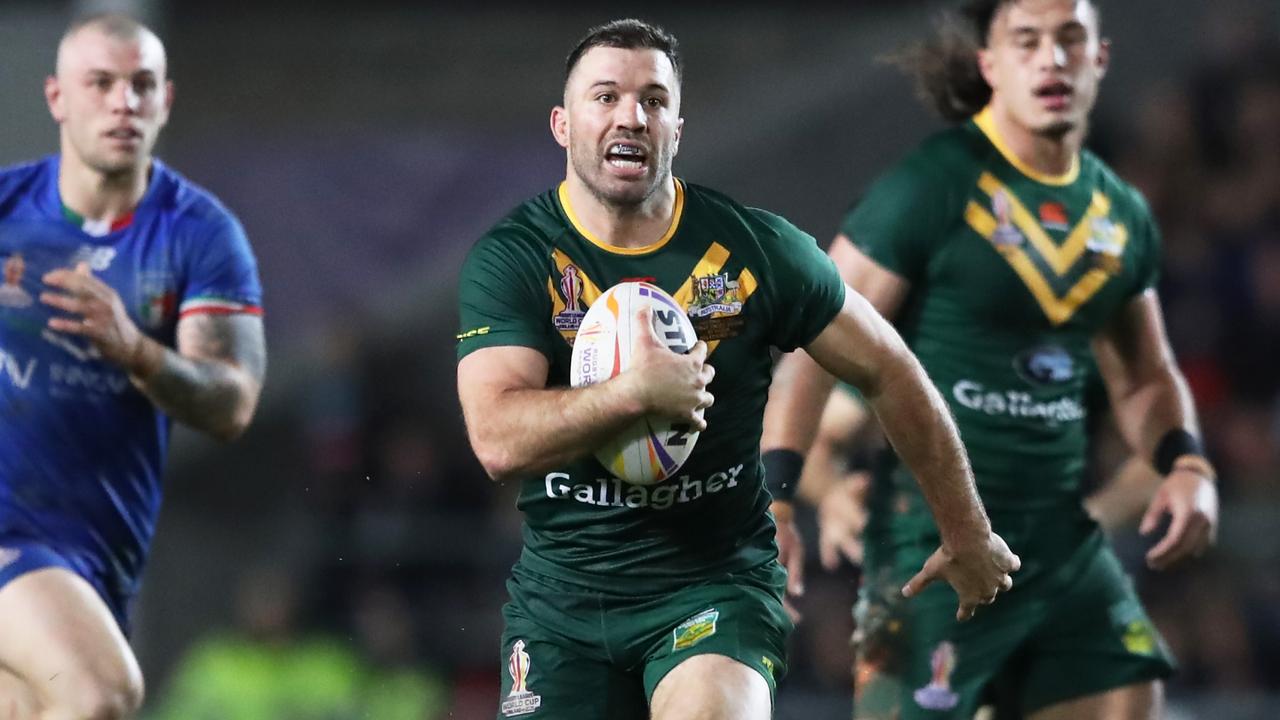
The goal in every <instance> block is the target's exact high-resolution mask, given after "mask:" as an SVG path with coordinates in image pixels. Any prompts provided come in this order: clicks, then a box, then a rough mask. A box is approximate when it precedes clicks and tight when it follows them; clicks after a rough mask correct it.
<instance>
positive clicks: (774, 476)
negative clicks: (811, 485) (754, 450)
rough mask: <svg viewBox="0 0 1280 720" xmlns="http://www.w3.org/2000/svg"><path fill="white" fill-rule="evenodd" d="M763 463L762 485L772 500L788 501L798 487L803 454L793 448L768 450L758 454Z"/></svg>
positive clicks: (802, 466) (802, 467)
mask: <svg viewBox="0 0 1280 720" xmlns="http://www.w3.org/2000/svg"><path fill="white" fill-rule="evenodd" d="M760 461H761V462H763V463H764V486H765V488H767V489H768V490H769V494H770V495H772V496H773V499H774V500H787V501H790V500H791V499H792V498H794V497H795V496H796V490H797V489H799V488H800V471H801V470H803V469H804V456H803V455H801V454H800V453H798V452H796V451H795V450H769V451H766V452H765V453H764V454H763V455H761V456H760Z"/></svg>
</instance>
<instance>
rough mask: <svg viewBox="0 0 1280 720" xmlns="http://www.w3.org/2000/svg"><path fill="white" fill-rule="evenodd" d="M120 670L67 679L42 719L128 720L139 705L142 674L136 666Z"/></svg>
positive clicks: (140, 703) (142, 690)
mask: <svg viewBox="0 0 1280 720" xmlns="http://www.w3.org/2000/svg"><path fill="white" fill-rule="evenodd" d="M120 670H121V671H120V672H108V673H84V674H81V675H79V676H78V677H72V678H68V681H67V682H66V683H65V684H64V685H63V687H62V690H63V692H61V693H60V697H58V698H57V701H56V702H57V707H56V708H54V709H53V711H52V712H49V713H46V714H45V716H44V720H55V719H56V720H62V719H63V718H67V719H68V720H70V719H71V718H74V719H75V720H131V719H132V718H133V717H134V716H136V715H137V714H138V711H139V710H140V709H141V708H142V700H143V696H144V694H145V691H144V687H143V682H142V673H141V672H139V671H138V668H137V666H136V665H133V666H132V667H129V668H121V669H120Z"/></svg>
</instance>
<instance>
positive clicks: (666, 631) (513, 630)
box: [497, 562, 792, 720]
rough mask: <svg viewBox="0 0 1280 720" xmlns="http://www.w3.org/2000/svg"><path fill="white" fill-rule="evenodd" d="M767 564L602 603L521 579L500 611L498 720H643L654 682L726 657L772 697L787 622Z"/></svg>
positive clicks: (533, 578) (578, 591) (776, 579)
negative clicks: (701, 658)
mask: <svg viewBox="0 0 1280 720" xmlns="http://www.w3.org/2000/svg"><path fill="white" fill-rule="evenodd" d="M785 578H786V574H785V571H784V570H783V569H782V568H781V566H779V565H778V564H777V563H776V562H775V563H769V564H768V565H765V566H763V567H760V568H757V569H755V570H752V571H749V572H745V573H736V574H732V575H725V576H722V577H719V578H715V579H711V580H708V581H707V582H705V583H702V584H699V585H691V586H689V587H686V588H683V589H680V590H677V591H675V592H670V593H665V594H662V595H623V594H614V593H603V592H598V591H595V590H589V589H587V588H583V587H582V586H580V585H574V584H570V583H566V582H563V581H560V580H556V579H554V578H550V577H547V576H545V575H539V574H536V573H532V572H530V571H528V570H525V569H523V568H521V567H520V566H518V565H517V567H516V569H515V570H514V571H513V573H512V578H511V580H509V581H508V582H507V591H508V592H509V593H510V596H511V601H510V602H508V603H507V604H506V605H505V606H504V607H503V609H502V616H503V619H504V621H505V623H506V627H505V629H504V630H503V633H502V650H501V667H502V691H501V694H500V696H499V700H498V715H497V717H498V718H499V720H506V719H508V718H515V717H529V718H531V719H532V720H552V719H562V720H597V719H598V720H625V719H627V718H635V720H645V719H646V718H648V717H649V700H650V699H651V698H652V696H653V691H654V689H655V688H657V686H658V682H659V681H661V680H662V678H663V677H664V676H665V675H666V674H667V673H668V672H670V671H671V670H672V669H673V668H675V667H676V666H677V665H679V664H680V663H681V662H683V661H684V660H686V659H688V658H690V657H692V656H694V655H702V654H708V653H710V654H716V655H725V656H728V657H730V658H733V659H735V660H737V661H738V662H741V663H742V664H744V665H747V666H748V667H751V668H754V669H755V670H757V671H758V672H759V673H760V674H761V675H762V676H763V677H764V679H765V681H766V682H767V683H768V684H769V691H770V693H772V692H773V691H774V689H775V687H776V684H775V683H776V679H777V678H781V677H782V675H783V674H784V673H785V672H786V650H785V648H786V641H787V637H788V636H789V635H790V633H791V630H792V624H791V620H790V619H789V618H788V617H787V614H786V612H785V611H784V610H783V607H782V592H783V587H784V584H785Z"/></svg>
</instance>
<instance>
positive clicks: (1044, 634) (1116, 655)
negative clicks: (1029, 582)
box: [1020, 542, 1173, 718]
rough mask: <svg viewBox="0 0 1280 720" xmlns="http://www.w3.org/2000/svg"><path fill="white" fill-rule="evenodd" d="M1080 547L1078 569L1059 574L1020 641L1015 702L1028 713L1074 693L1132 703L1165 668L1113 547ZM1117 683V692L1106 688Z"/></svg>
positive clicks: (1151, 691)
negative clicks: (1035, 626) (1042, 613)
mask: <svg viewBox="0 0 1280 720" xmlns="http://www.w3.org/2000/svg"><path fill="white" fill-rule="evenodd" d="M1080 553H1081V555H1080V558H1079V563H1078V567H1079V568H1080V569H1079V570H1078V571H1077V572H1076V573H1073V574H1072V576H1071V577H1068V578H1064V581H1066V582H1065V589H1064V591H1063V592H1061V593H1060V594H1059V595H1057V596H1056V597H1055V598H1054V599H1053V602H1054V605H1053V611H1052V614H1051V615H1049V616H1048V617H1046V619H1045V621H1044V622H1043V623H1042V625H1041V627H1040V629H1039V630H1037V632H1036V634H1035V635H1034V636H1033V637H1032V638H1031V640H1030V641H1029V642H1028V647H1027V662H1026V663H1024V664H1023V666H1022V667H1021V668H1020V669H1021V672H1022V688H1021V695H1022V703H1021V705H1022V709H1023V711H1024V712H1025V713H1026V714H1028V715H1030V714H1032V713H1033V712H1035V711H1038V710H1040V709H1041V708H1049V707H1052V706H1055V705H1061V704H1063V703H1068V702H1070V701H1074V700H1077V699H1079V700H1088V699H1090V698H1102V700H1099V702H1101V701H1103V700H1105V701H1106V702H1108V703H1112V702H1115V703H1121V704H1125V703H1130V702H1131V701H1132V702H1136V703H1138V706H1140V705H1141V702H1142V698H1143V697H1158V695H1159V688H1158V687H1155V683H1156V682H1157V681H1159V680H1162V679H1164V678H1167V677H1169V676H1170V675H1171V674H1172V672H1173V663H1172V658H1171V656H1170V655H1169V653H1168V651H1167V650H1166V648H1165V646H1164V642H1163V640H1162V639H1161V638H1160V635H1159V633H1158V632H1157V631H1156V629H1155V626H1154V625H1153V624H1152V622H1151V620H1150V618H1148V617H1147V614H1146V612H1145V611H1144V610H1143V608H1142V604H1141V603H1140V602H1139V600H1138V597H1137V594H1136V593H1135V592H1134V589H1133V584H1132V583H1131V582H1130V580H1129V578H1128V576H1127V575H1126V574H1125V572H1124V570H1123V568H1122V567H1121V566H1120V562H1119V560H1118V559H1117V558H1116V557H1115V554H1114V553H1112V552H1111V550H1110V548H1109V547H1108V546H1107V545H1106V544H1105V543H1100V542H1097V543H1086V545H1085V546H1083V547H1082V548H1081V551H1080ZM1073 564H1076V563H1074V562H1073ZM1118 689H1123V690H1124V691H1123V692H1119V693H1115V694H1114V695H1112V693H1111V691H1113V690H1118ZM1100 717H1101V716H1100ZM1106 717H1110V716H1109V715H1108V716H1106ZM1116 717H1124V718H1127V717H1129V716H1128V715H1118V716H1116ZM1138 717H1145V716H1143V715H1138Z"/></svg>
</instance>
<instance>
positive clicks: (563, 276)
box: [551, 265, 587, 330]
mask: <svg viewBox="0 0 1280 720" xmlns="http://www.w3.org/2000/svg"><path fill="white" fill-rule="evenodd" d="M560 294H561V295H562V296H563V297H564V310H561V311H560V312H558V313H556V316H555V317H554V318H552V320H551V322H552V324H554V325H555V327H556V329H557V330H577V329H578V326H579V325H581V324H582V316H583V315H586V314H587V311H586V310H583V309H582V278H581V277H580V273H579V272H578V268H577V267H575V266H573V265H566V266H565V268H564V272H562V273H560Z"/></svg>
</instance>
